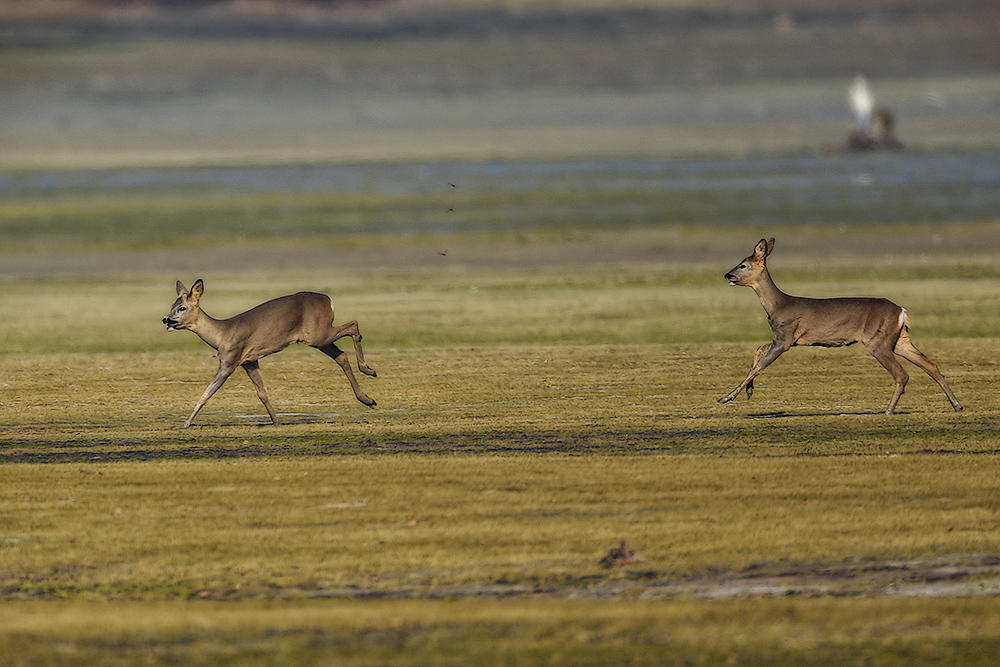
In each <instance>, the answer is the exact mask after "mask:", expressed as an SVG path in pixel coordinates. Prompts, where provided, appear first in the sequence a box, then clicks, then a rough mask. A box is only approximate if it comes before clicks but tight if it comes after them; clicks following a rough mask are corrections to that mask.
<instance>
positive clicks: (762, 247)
mask: <svg viewBox="0 0 1000 667" xmlns="http://www.w3.org/2000/svg"><path fill="white" fill-rule="evenodd" d="M772 242H773V239H772ZM770 252H771V247H770V246H769V245H768V244H767V239H761V240H760V241H758V242H757V245H756V246H755V247H754V249H753V256H754V257H756V258H757V259H764V258H765V257H767V256H768V254H769V253H770Z"/></svg>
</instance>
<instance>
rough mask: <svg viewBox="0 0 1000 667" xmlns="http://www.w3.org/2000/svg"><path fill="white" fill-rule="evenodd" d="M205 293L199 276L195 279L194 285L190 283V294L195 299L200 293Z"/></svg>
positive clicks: (198, 297)
mask: <svg viewBox="0 0 1000 667" xmlns="http://www.w3.org/2000/svg"><path fill="white" fill-rule="evenodd" d="M204 293H205V283H204V282H202V280H201V278H198V280H196V281H195V283H194V285H191V296H192V297H193V298H194V300H195V301H197V300H198V299H200V298H201V295H202V294H204Z"/></svg>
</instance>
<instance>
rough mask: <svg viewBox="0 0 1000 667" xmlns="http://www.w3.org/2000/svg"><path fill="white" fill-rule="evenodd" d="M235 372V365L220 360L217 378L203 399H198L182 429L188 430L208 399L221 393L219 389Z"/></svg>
mask: <svg viewBox="0 0 1000 667" xmlns="http://www.w3.org/2000/svg"><path fill="white" fill-rule="evenodd" d="M234 370H236V365H235V364H227V363H225V362H224V361H222V360H221V359H220V360H219V370H217V371H216V372H215V377H214V378H212V381H211V382H210V383H209V385H208V387H207V388H206V389H205V393H203V394H202V395H201V398H199V399H198V403H197V404H195V406H194V411H193V412H192V413H191V416H190V417H188V418H187V421H185V422H184V425H183V426H181V428H187V427H188V426H190V425H191V422H192V421H194V418H195V417H196V416H197V415H198V413H199V412H200V411H201V409H202V408H203V407H204V406H205V404H206V403H208V399H210V398H212V396H213V395H214V394H215V392H217V391H219V387H221V386H222V385H223V384H225V382H226V380H228V379H229V376H230V375H232V374H233V371H234Z"/></svg>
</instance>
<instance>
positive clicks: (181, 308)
mask: <svg viewBox="0 0 1000 667" xmlns="http://www.w3.org/2000/svg"><path fill="white" fill-rule="evenodd" d="M185 310H187V306H181V307H180V308H178V309H177V312H178V313H183V312H184V311H185Z"/></svg>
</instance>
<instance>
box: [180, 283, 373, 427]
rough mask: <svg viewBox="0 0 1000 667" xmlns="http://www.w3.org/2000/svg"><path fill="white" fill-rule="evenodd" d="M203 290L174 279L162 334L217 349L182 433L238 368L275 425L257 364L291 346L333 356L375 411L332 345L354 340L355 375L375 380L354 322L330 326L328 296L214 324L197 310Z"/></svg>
mask: <svg viewBox="0 0 1000 667" xmlns="http://www.w3.org/2000/svg"><path fill="white" fill-rule="evenodd" d="M204 291H205V283H204V282H202V280H201V279H200V278H199V279H198V281H197V282H195V284H194V285H193V286H192V287H191V291H190V292H189V291H188V290H187V289H185V287H184V285H183V284H181V281H179V280H178V281H177V300H176V301H174V305H173V307H172V308H171V309H170V313H169V314H168V315H167V316H166V317H164V318H163V323H164V324H165V325H167V331H174V330H175V329H188V330H190V331H193V332H194V333H196V334H198V336H200V337H201V339H202V340H203V341H205V342H206V343H208V344H209V345H211V346H212V347H214V348H215V349H216V350H218V355H217V356H218V357H219V370H218V371H216V373H215V377H214V378H212V382H211V383H210V384H209V385H208V388H207V389H205V393H203V394H202V395H201V398H200V399H198V403H197V404H196V405H195V406H194V412H192V413H191V416H190V417H188V418H187V421H185V422H184V426H183V428H187V427H188V426H190V425H191V422H192V421H193V420H194V418H195V416H196V415H197V414H198V412H199V411H200V410H201V409H202V407H203V406H204V405H205V403H207V402H208V399H210V398H212V395H213V394H215V392H217V391H218V390H219V387H221V386H222V385H223V383H225V381H226V380H227V379H228V378H229V376H230V375H232V374H233V372H234V371H235V370H236V369H237V368H238V367H240V366H242V367H243V370H245V371H246V372H247V375H249V376H250V380H251V381H252V382H253V385H254V387H255V388H256V389H257V396H258V398H260V401H261V403H263V404H264V407H265V408H267V414H268V415H270V417H271V422H272V423H274V424H277V423H278V417H277V416H276V415H275V414H274V409H273V408H272V407H271V403H270V401H269V400H268V398H267V389H265V388H264V378H263V377H262V376H261V374H260V365H259V360H260V358H261V357H266V356H267V355H269V354H274V353H275V352H280V351H281V350H283V349H285V348H286V347H288V346H289V345H291V344H292V343H305V344H306V345H309V346H310V347H315V348H316V349H317V350H319V351H320V352H322V353H323V354H325V355H327V356H329V357H332V358H333V360H334V361H336V362H337V363H338V364H339V365H340V367H341V368H342V369H343V371H344V374H345V375H346V376H347V380H348V382H350V383H351V387H352V388H353V389H354V395H355V396H356V397H357V399H358V400H359V401H361V402H362V403H364V404H365V405H367V406H370V407H374V406H375V401H373V400H372V399H370V398H368V396H367V395H366V394H365V393H364V392H363V391H361V387H360V386H359V385H358V381H357V379H356V378H355V377H354V373H353V371H351V363H350V361H349V360H348V358H347V354H345V353H344V352H343V351H342V350H341V349H340V348H338V347H337V346H336V345H334V343H335V342H336V341H337V340H339V339H341V338H344V337H345V336H350V337H351V338H352V339H353V340H354V351H355V352H356V353H357V357H358V370H360V371H361V372H362V373H364V374H366V375H371V376H372V377H375V375H376V373H375V371H374V370H373V369H372V368H370V367H369V366H368V364H366V363H365V354H364V351H363V350H362V349H361V331H359V330H358V323H357V322H356V321H353V320H352V321H351V322H348V323H347V324H344V325H341V326H339V327H335V326H333V303H331V301H330V297H328V296H327V295H325V294H317V293H316V292H298V293H297V294H290V295H288V296H282V297H278V298H277V299H272V300H271V301H267V302H265V303H262V304H260V305H259V306H257V307H255V308H251V309H250V310H248V311H246V312H245V313H240V314H239V315H235V316H233V317H230V318H229V319H226V320H216V319H214V318H212V317H209V315H208V314H207V313H206V312H205V311H203V310H202V309H201V305H200V301H201V295H202V294H203V293H204Z"/></svg>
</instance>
